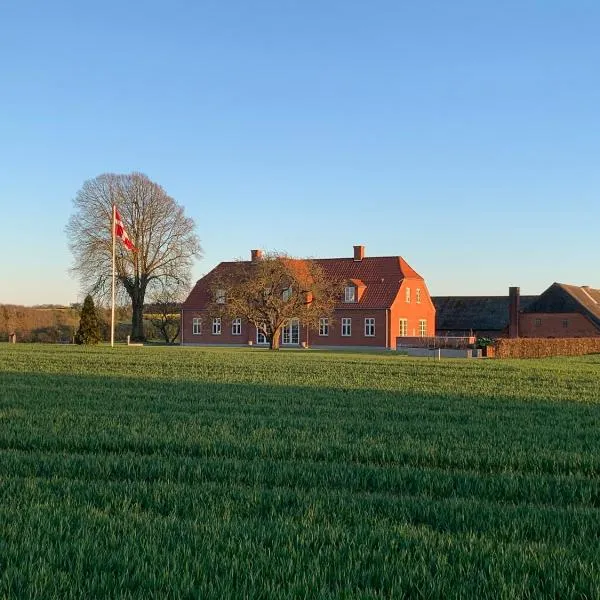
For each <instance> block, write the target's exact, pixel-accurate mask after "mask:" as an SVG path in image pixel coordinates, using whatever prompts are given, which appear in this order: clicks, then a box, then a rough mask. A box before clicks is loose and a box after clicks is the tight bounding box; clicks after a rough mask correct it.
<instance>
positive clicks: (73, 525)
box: [0, 344, 600, 599]
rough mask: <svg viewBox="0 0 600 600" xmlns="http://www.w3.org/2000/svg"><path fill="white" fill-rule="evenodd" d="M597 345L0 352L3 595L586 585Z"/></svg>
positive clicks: (499, 591) (599, 372) (592, 578)
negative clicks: (495, 350)
mask: <svg viewBox="0 0 600 600" xmlns="http://www.w3.org/2000/svg"><path fill="white" fill-rule="evenodd" d="M599 532H600V355H595V356H586V357H578V358H565V359H543V360H539V361H517V360H506V361H494V360H488V361H450V360H448V361H440V362H435V361H431V360H426V359H411V358H408V357H404V356H399V355H397V354H395V353H385V354H384V353H381V354H376V353H373V354H368V353H363V354H359V353H352V352H344V353H333V352H318V351H284V352H277V353H270V352H267V351H260V350H250V349H216V348H212V349H201V348H178V347H175V348H173V347H171V348H170V347H155V348H149V347H143V348H126V347H121V348H115V349H111V348H109V347H104V346H100V347H95V348H86V347H75V346H50V345H26V344H23V345H20V344H17V345H8V344H0V598H17V597H18V598H140V599H142V598H144V599H147V598H161V599H162V598H203V599H205V598H215V599H216V598H219V599H223V598H253V599H254V598H331V599H334V598H336V599H337V598H390V597H393V598H403V597H404V598H506V599H509V598H510V599H514V598H540V597H551V598H587V599H591V598H599V597H600V567H599V563H598V557H599V556H600V534H599Z"/></svg>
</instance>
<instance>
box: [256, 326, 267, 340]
mask: <svg viewBox="0 0 600 600" xmlns="http://www.w3.org/2000/svg"><path fill="white" fill-rule="evenodd" d="M256 343H257V344H266V343H267V336H266V335H265V324H264V323H263V324H262V325H261V326H260V327H257V328H256Z"/></svg>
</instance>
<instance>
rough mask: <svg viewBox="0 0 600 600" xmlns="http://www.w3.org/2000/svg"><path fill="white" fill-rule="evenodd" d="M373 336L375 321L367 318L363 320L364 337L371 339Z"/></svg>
mask: <svg viewBox="0 0 600 600" xmlns="http://www.w3.org/2000/svg"><path fill="white" fill-rule="evenodd" d="M374 335H375V319H374V318H373V317H368V318H366V319H365V336H366V337H373V336H374Z"/></svg>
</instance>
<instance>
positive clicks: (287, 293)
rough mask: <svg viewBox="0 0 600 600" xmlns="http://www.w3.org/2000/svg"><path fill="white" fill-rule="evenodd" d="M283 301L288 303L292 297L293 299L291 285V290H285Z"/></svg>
mask: <svg viewBox="0 0 600 600" xmlns="http://www.w3.org/2000/svg"><path fill="white" fill-rule="evenodd" d="M282 297H283V301H284V302H287V301H288V300H289V299H290V298H291V297H292V286H291V285H290V287H289V288H286V289H285V290H283V294H282Z"/></svg>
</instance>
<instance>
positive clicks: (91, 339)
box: [75, 294, 101, 345]
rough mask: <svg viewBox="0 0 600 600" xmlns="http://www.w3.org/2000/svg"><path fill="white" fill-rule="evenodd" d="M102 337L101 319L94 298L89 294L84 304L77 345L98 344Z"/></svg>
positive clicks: (76, 338)
mask: <svg viewBox="0 0 600 600" xmlns="http://www.w3.org/2000/svg"><path fill="white" fill-rule="evenodd" d="M100 339H101V336H100V319H99V318H98V313H97V312H96V307H95V306H94V300H93V298H92V297H91V296H90V295H89V294H88V295H87V296H86V297H85V300H84V302H83V308H82V309H81V317H80V320H79V329H78V330H77V333H76V334H75V343H76V344H86V345H88V344H97V343H98V342H99V341H100Z"/></svg>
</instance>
